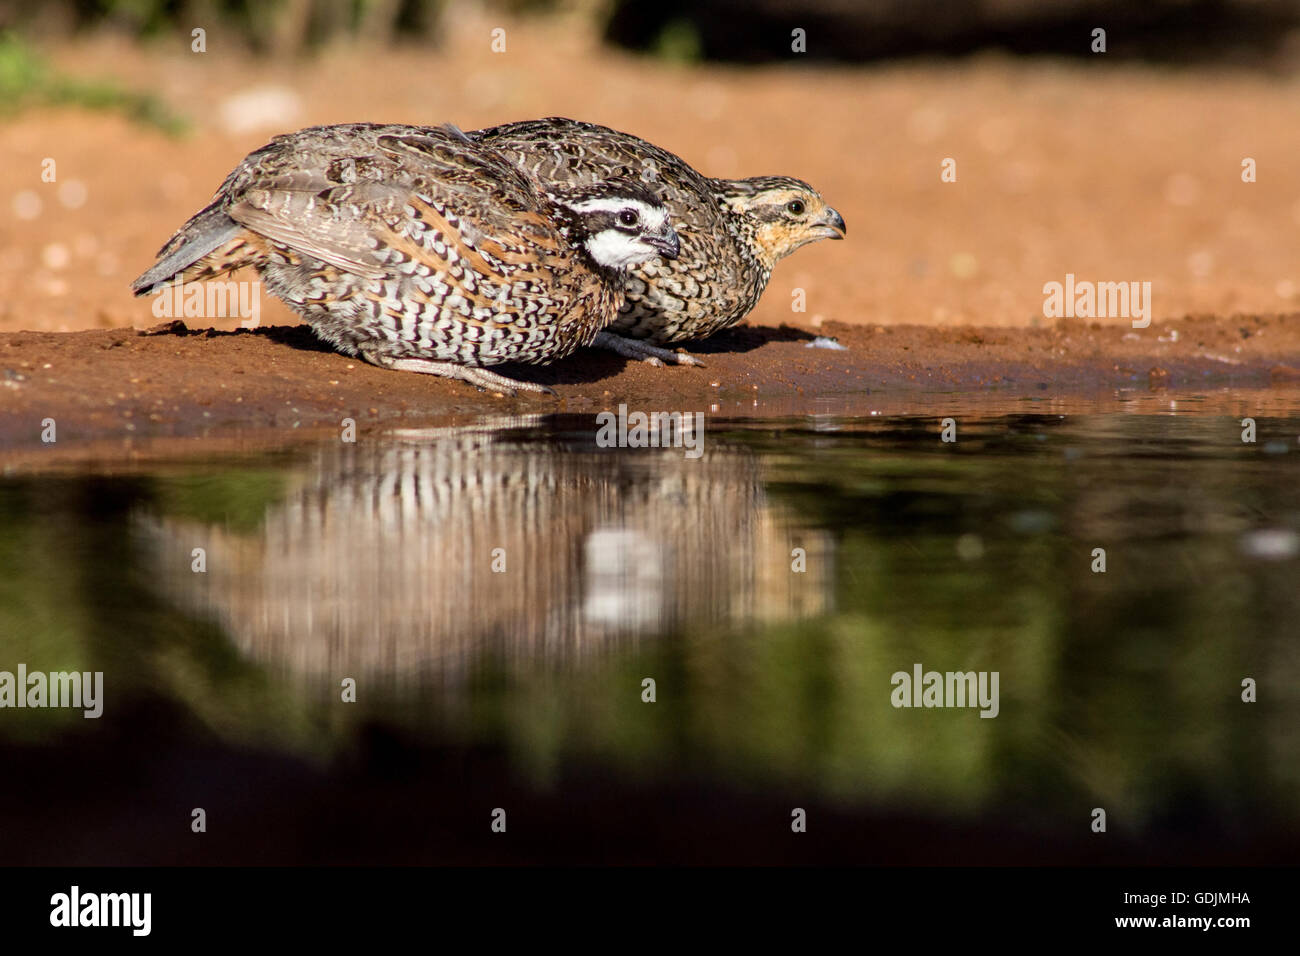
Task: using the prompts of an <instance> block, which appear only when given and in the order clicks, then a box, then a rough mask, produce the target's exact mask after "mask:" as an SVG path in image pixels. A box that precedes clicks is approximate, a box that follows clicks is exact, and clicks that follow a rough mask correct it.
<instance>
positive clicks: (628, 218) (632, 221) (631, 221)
mask: <svg viewBox="0 0 1300 956" xmlns="http://www.w3.org/2000/svg"><path fill="white" fill-rule="evenodd" d="M618 221H619V222H621V223H622V224H623V225H625V226H635V225H636V222H637V214H636V213H635V212H634V211H632V210H631V209H624V210H623V211H622V212H621V213H619V214H618Z"/></svg>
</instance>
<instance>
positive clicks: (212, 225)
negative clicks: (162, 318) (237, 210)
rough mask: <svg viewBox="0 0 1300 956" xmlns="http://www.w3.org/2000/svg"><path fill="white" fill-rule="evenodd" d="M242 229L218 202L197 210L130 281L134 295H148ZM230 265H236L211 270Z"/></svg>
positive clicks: (225, 270) (227, 268)
mask: <svg viewBox="0 0 1300 956" xmlns="http://www.w3.org/2000/svg"><path fill="white" fill-rule="evenodd" d="M242 231H243V227H242V226H240V225H239V223H237V222H235V220H233V219H231V218H230V216H228V215H227V214H226V211H225V209H223V208H222V206H221V204H220V203H215V202H214V203H213V204H212V205H210V206H208V207H207V208H205V209H203V210H202V211H200V212H198V213H196V214H195V215H194V216H193V217H192V218H191V219H190V221H189V222H187V223H186V224H185V225H183V226H181V228H180V229H179V230H178V231H177V233H176V235H174V236H172V238H171V239H170V240H168V242H167V244H166V245H164V246H163V247H162V248H161V249H159V250H158V256H159V259H158V261H157V262H156V263H154V265H153V267H152V268H151V269H149V270H148V271H147V272H145V273H144V274H143V275H141V276H140V277H139V278H138V279H136V280H135V281H134V282H132V283H131V291H132V292H134V293H135V294H136V295H148V294H149V293H150V292H153V291H154V289H155V288H157V287H158V286H159V285H162V284H163V283H165V282H167V281H169V280H171V279H172V278H174V277H175V276H176V275H178V274H180V273H183V272H184V271H185V270H186V269H188V268H189V267H190V266H192V265H194V264H195V263H197V262H198V261H199V260H201V259H203V258H204V257H206V256H208V255H210V254H212V253H213V252H215V251H216V250H218V249H220V248H221V247H222V246H224V245H226V243H228V242H230V240H232V239H234V238H235V237H237V236H238V235H239V234H240V233H241V232H242ZM231 268H237V266H236V265H230V266H227V267H226V268H222V269H220V270H219V271H217V272H213V273H212V274H213V275H219V274H220V273H221V272H228V271H230V269H231ZM204 271H205V272H207V271H208V270H206V269H205V270H204Z"/></svg>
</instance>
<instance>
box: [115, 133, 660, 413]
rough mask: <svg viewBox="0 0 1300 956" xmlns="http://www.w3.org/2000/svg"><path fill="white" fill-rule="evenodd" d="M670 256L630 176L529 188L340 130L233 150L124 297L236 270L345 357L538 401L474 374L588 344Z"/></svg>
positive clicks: (449, 149)
mask: <svg viewBox="0 0 1300 956" xmlns="http://www.w3.org/2000/svg"><path fill="white" fill-rule="evenodd" d="M677 253H678V238H677V235H676V233H675V232H674V230H673V227H672V225H671V224H670V222H669V216H668V212H667V209H666V207H665V205H664V203H663V202H662V201H661V200H660V199H658V198H657V197H656V195H655V194H654V192H653V191H651V189H649V188H648V187H647V186H646V185H645V184H643V183H642V182H639V181H637V180H635V179H632V178H627V177H619V176H616V175H611V176H608V177H602V178H600V179H595V178H593V179H591V180H588V181H584V182H551V183H548V184H542V183H539V182H538V180H537V179H536V178H535V177H533V176H532V175H530V174H529V173H527V172H526V171H524V170H522V169H520V168H519V167H518V166H517V165H515V164H514V163H513V162H511V161H510V160H509V159H508V158H506V157H504V156H503V155H502V154H500V153H499V152H497V151H496V150H494V149H493V148H491V147H490V146H487V145H485V144H482V143H477V142H474V141H472V140H471V139H469V138H468V137H467V136H466V135H465V134H464V133H462V132H461V131H460V130H458V129H456V128H455V127H451V126H443V127H437V128H425V127H411V126H385V125H377V124H349V125H341V126H319V127H312V128H309V129H304V130H301V131H299V132H296V133H291V134H288V135H285V136H278V137H276V138H275V139H274V140H272V141H271V142H270V143H269V144H267V145H266V146H263V147H262V148H261V149H259V150H256V151H255V152H253V153H251V154H250V155H249V156H248V157H246V158H245V159H244V160H243V162H241V163H240V164H239V165H238V166H237V167H236V168H235V170H234V171H233V172H231V174H230V175H229V176H228V177H227V178H226V181H225V182H224V183H223V184H222V186H221V188H220V189H219V190H217V193H216V195H215V196H214V198H213V200H212V202H211V203H209V204H208V206H206V207H205V208H204V209H203V210H201V211H200V212H198V213H197V214H195V215H194V217H193V218H191V219H190V220H189V221H188V222H187V223H186V224H185V225H184V226H182V227H181V228H180V230H179V231H178V232H177V233H176V235H175V236H173V237H172V239H171V240H170V241H169V242H168V243H167V244H166V245H164V246H163V247H162V249H161V250H160V251H159V253H158V262H157V263H156V264H155V265H154V266H153V268H151V269H149V270H148V271H147V272H145V273H144V274H143V275H142V276H140V277H139V278H138V279H136V280H135V282H134V283H133V289H134V290H135V292H136V294H137V295H145V294H148V293H150V292H152V291H154V290H156V289H158V288H159V287H160V286H162V285H163V284H164V283H167V282H169V281H171V280H173V279H178V281H197V280H201V279H208V278H212V277H215V276H219V275H222V274H224V273H227V272H230V271H233V270H235V269H239V268H242V267H244V266H252V267H254V268H256V269H257V270H258V272H259V273H260V274H261V276H262V278H263V280H264V281H265V283H266V286H267V288H268V289H269V290H270V291H271V292H272V293H274V294H275V295H276V296H278V297H279V298H280V299H282V300H284V302H285V303H287V304H288V305H289V307H290V308H292V309H293V310H294V311H295V312H297V313H298V314H299V315H301V316H302V317H303V318H304V319H305V320H306V321H307V322H308V323H309V324H310V325H311V327H312V328H313V329H314V330H315V332H316V334H317V335H319V336H320V337H321V338H322V339H324V340H325V341H327V342H329V343H330V344H332V345H334V346H335V347H336V348H338V349H339V350H340V351H342V352H345V353H347V354H349V355H358V356H360V357H361V358H363V359H365V360H366V361H368V362H372V363H374V364H375V365H379V366H383V367H384V368H391V369H399V370H403V371H412V372H424V373H428V374H432V375H442V376H447V377H450V378H459V379H463V380H465V381H467V382H470V383H472V384H474V385H477V386H479V387H481V388H488V389H494V390H500V391H505V392H509V393H513V389H515V388H523V389H528V390H532V391H549V389H547V388H546V387H545V386H542V385H536V384H531V383H525V382H517V381H513V380H511V379H508V378H506V377H505V376H502V375H500V374H497V373H495V372H491V371H488V370H487V368H486V366H491V365H496V364H499V363H502V362H528V363H546V362H550V361H552V360H554V359H557V358H561V357H563V356H566V355H568V354H570V353H571V352H573V351H574V350H575V349H577V348H578V347H579V346H582V345H587V344H590V343H591V342H592V341H593V339H594V338H595V336H596V335H597V334H598V333H599V332H600V330H601V329H603V328H604V327H605V326H607V325H608V324H609V323H610V322H612V321H613V320H614V319H615V318H616V317H617V315H618V310H619V308H620V306H621V304H622V299H623V288H624V280H625V275H626V272H627V270H628V269H630V268H634V267H636V266H638V265H641V264H643V263H645V262H648V261H649V260H650V259H653V258H656V257H659V256H665V257H672V256H675V255H677Z"/></svg>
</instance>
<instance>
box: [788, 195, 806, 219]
mask: <svg viewBox="0 0 1300 956" xmlns="http://www.w3.org/2000/svg"><path fill="white" fill-rule="evenodd" d="M785 208H786V211H787V212H789V213H790V215H792V216H802V215H803V209H804V206H803V200H802V199H791V200H790V201H789V202H788V203H786V204H785Z"/></svg>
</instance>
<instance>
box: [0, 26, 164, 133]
mask: <svg viewBox="0 0 1300 956" xmlns="http://www.w3.org/2000/svg"><path fill="white" fill-rule="evenodd" d="M33 106H79V107H82V108H83V109H90V110H108V111H115V112H119V113H123V114H125V115H126V116H128V117H130V118H131V119H133V120H135V121H137V122H140V123H144V124H147V125H149V126H156V127H157V128H159V129H161V130H163V131H164V132H167V133H171V134H173V135H174V134H178V133H180V132H182V131H183V130H184V128H185V124H184V122H183V121H182V120H181V119H180V118H179V117H177V116H176V115H174V114H173V113H172V112H171V111H170V110H168V109H167V107H166V106H165V105H164V104H163V102H162V100H160V99H158V98H156V97H154V96H151V95H149V94H147V93H136V92H131V91H129V90H123V89H121V88H120V87H118V86H117V85H116V84H114V83H112V82H111V81H106V80H83V79H77V78H75V77H71V76H66V75H64V74H62V73H59V72H57V71H55V70H54V69H53V68H52V67H51V66H50V65H49V64H48V63H46V62H45V61H44V60H43V59H41V58H40V57H39V56H37V55H36V54H35V53H33V52H32V51H31V50H30V49H28V48H27V47H26V46H25V45H24V44H23V43H22V42H20V41H19V40H17V39H16V38H15V37H13V36H11V35H9V34H0V111H2V112H8V111H16V110H20V109H24V108H27V107H33Z"/></svg>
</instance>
